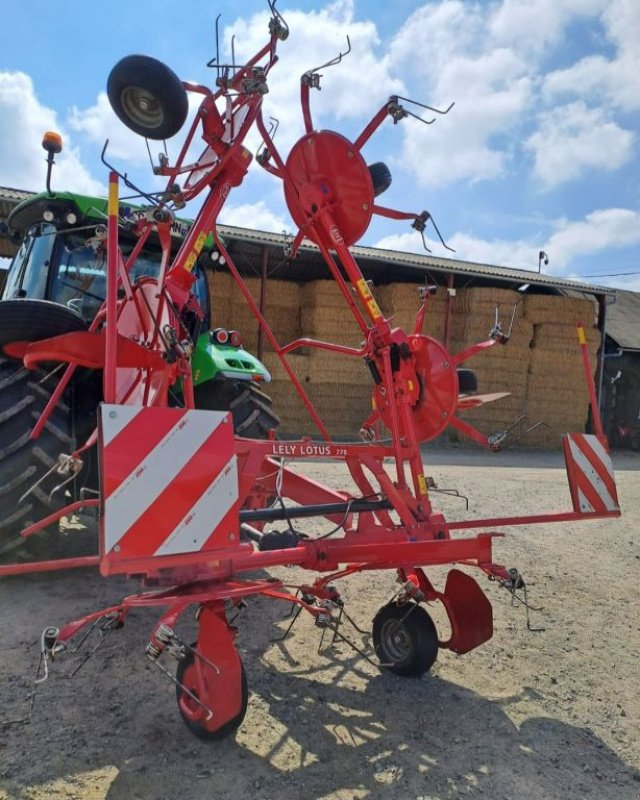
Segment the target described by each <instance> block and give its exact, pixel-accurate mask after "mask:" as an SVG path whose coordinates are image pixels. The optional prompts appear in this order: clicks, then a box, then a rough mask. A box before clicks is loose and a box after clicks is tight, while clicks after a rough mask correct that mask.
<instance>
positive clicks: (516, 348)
mask: <svg viewBox="0 0 640 800" xmlns="http://www.w3.org/2000/svg"><path fill="white" fill-rule="evenodd" d="M496 307H497V308H498V319H499V321H500V323H501V325H502V328H503V331H504V332H505V333H507V332H508V330H509V325H510V323H511V317H512V314H513V310H514V307H515V309H516V313H515V319H514V323H513V328H512V331H511V337H510V339H509V341H508V343H507V344H506V345H501V344H495V345H494V346H493V347H491V348H489V349H487V350H483V351H481V352H480V353H478V355H476V356H474V357H473V358H471V359H470V360H469V361H467V362H465V363H464V364H462V365H461V367H462V368H464V369H471V370H473V371H474V372H475V374H476V376H477V378H478V392H479V393H480V394H489V393H493V392H510V395H509V397H505V398H503V399H501V400H497V401H495V402H492V403H486V404H485V405H483V406H480V407H478V408H475V409H469V410H468V411H464V412H461V413H460V417H461V418H462V419H464V420H465V421H466V422H469V423H470V424H471V425H473V426H474V427H477V428H478V429H479V430H481V431H482V432H483V433H486V434H489V433H493V432H495V431H501V430H505V429H506V428H508V427H510V425H511V424H512V423H514V422H515V420H516V419H517V418H518V417H520V416H521V415H522V414H524V413H526V411H525V406H526V391H527V376H528V372H529V360H530V353H531V351H530V344H531V340H532V339H533V334H534V331H533V324H532V323H531V321H530V320H527V319H526V318H525V316H524V313H523V306H522V295H520V294H519V293H518V292H515V291H511V290H509V289H498V288H495V287H490V288H471V289H461V290H458V293H457V294H456V296H455V298H454V300H453V305H452V317H451V352H452V353H459V352H461V351H462V350H465V349H466V348H467V347H470V346H471V345H473V344H477V343H478V342H482V341H486V340H487V339H489V333H490V331H491V329H492V328H493V327H494V325H495V316H496Z"/></svg>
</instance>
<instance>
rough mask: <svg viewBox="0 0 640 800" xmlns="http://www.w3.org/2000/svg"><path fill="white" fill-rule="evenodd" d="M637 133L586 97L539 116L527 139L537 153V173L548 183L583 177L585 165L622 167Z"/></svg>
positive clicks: (631, 151)
mask: <svg viewBox="0 0 640 800" xmlns="http://www.w3.org/2000/svg"><path fill="white" fill-rule="evenodd" d="M633 144H634V135H633V134H632V133H631V132H630V131H627V130H624V129H623V128H621V127H620V126H619V125H617V124H616V123H615V122H612V121H611V120H610V119H608V117H607V115H606V113H605V112H604V111H603V110H602V109H599V108H593V109H589V108H587V107H586V105H585V104H584V103H583V102H582V101H577V102H575V103H571V104H570V105H567V106H561V107H558V108H554V109H553V110H552V111H549V112H545V113H543V114H541V115H540V117H539V127H538V130H537V131H536V133H534V134H533V135H532V136H530V137H529V138H528V139H527V141H526V142H525V148H526V149H528V150H530V151H531V152H532V153H533V154H534V157H535V167H534V169H535V173H536V175H537V176H538V177H539V178H541V180H542V181H543V183H544V184H545V185H546V186H547V187H548V188H551V187H554V186H557V185H559V184H561V183H565V182H566V181H569V180H572V179H574V178H577V177H579V176H580V175H581V174H582V172H583V171H584V170H585V169H589V168H590V169H594V168H595V169H601V170H606V171H611V170H615V169H618V168H619V167H620V166H622V165H623V164H624V163H625V162H627V161H628V160H629V159H630V158H631V157H632V155H633Z"/></svg>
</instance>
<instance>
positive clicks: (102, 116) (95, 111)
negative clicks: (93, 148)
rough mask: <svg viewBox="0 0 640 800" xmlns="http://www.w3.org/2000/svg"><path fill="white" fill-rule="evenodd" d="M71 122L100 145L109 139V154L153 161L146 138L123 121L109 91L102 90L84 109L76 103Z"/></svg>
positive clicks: (113, 156) (121, 157)
mask: <svg viewBox="0 0 640 800" xmlns="http://www.w3.org/2000/svg"><path fill="white" fill-rule="evenodd" d="M69 126H70V127H71V128H72V129H73V130H75V131H78V132H79V133H83V134H84V135H85V136H86V137H87V138H88V139H89V140H90V141H92V142H95V144H97V145H99V146H100V147H102V145H104V143H105V141H106V140H107V139H108V140H109V148H108V151H107V158H116V159H122V160H125V161H128V162H129V163H131V164H145V163H146V164H148V163H149V156H148V155H147V149H146V147H145V145H144V139H142V138H141V137H140V136H138V135H137V134H135V133H133V131H130V130H129V129H128V128H127V127H125V126H124V125H123V123H122V122H120V120H119V119H118V117H116V115H115V114H114V112H113V110H112V108H111V105H110V104H109V100H108V98H107V95H106V92H100V94H99V95H98V97H97V99H96V102H95V104H94V105H93V106H90V107H89V108H85V109H82V110H81V109H79V108H78V107H77V106H73V107H72V109H71V112H70V114H69Z"/></svg>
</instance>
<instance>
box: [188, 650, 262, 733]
mask: <svg viewBox="0 0 640 800" xmlns="http://www.w3.org/2000/svg"><path fill="white" fill-rule="evenodd" d="M195 646H196V645H195V644H194V645H192V647H195ZM194 659H195V656H194V654H193V651H192V650H188V651H187V652H186V653H185V655H184V656H183V657H182V658H181V659H180V661H178V668H177V670H176V681H177V683H176V701H177V703H178V711H179V712H180V716H181V717H182V721H183V722H184V724H185V725H186V726H187V728H188V729H189V730H190V731H191V733H192V734H193V735H194V736H197V737H198V739H201V740H203V741H208V742H215V741H219V740H220V739H224V738H225V737H226V736H229V735H230V734H232V733H234V732H235V731H236V730H237V729H238V728H239V727H240V725H241V724H242V721H243V719H244V718H245V715H246V713H247V706H248V704H249V685H248V682H247V673H246V672H245V669H244V664H243V663H242V662H240V669H241V680H242V705H241V708H240V711H239V712H238V714H237V715H236V716H235V717H234V718H233V719H230V720H229V721H228V722H225V724H224V725H222V726H221V727H220V728H218V729H217V730H215V731H210V730H207V728H205V727H204V726H203V725H201V724H200V723H199V722H196V721H195V720H192V719H189V718H188V717H186V716H185V715H184V714H183V713H182V708H181V706H180V703H181V701H182V700H183V695H184V694H185V692H184V689H183V688H182V685H181V684H184V679H185V673H186V671H187V670H188V668H189V667H190V666H191V665H192V664H193V662H194ZM187 688H189V689H190V690H191V687H187ZM194 693H195V692H194ZM188 697H189V696H188V695H187V697H186V698H185V699H187V698H188ZM189 699H190V698H189ZM187 702H188V700H187Z"/></svg>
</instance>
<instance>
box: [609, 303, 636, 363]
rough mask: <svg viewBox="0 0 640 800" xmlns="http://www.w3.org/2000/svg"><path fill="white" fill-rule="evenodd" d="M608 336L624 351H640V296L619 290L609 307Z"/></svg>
mask: <svg viewBox="0 0 640 800" xmlns="http://www.w3.org/2000/svg"><path fill="white" fill-rule="evenodd" d="M607 334H608V335H609V336H610V337H611V338H612V339H613V340H614V341H615V342H616V343H617V345H618V347H622V349H623V350H640V294H639V293H638V292H624V291H622V289H618V291H617V293H616V299H615V302H613V303H612V302H610V303H609V304H608V305H607Z"/></svg>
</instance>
